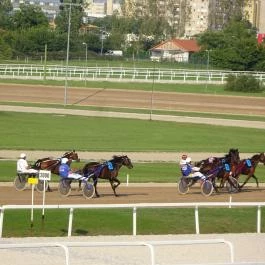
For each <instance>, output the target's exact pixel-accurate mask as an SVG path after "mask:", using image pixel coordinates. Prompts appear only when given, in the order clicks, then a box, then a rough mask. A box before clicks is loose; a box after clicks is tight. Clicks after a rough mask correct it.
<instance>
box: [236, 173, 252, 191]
mask: <svg viewBox="0 0 265 265" xmlns="http://www.w3.org/2000/svg"><path fill="white" fill-rule="evenodd" d="M252 176H253V175H251V174H248V175H247V178H246V179H245V181H244V183H243V184H242V185H240V186H239V190H241V189H242V188H243V187H244V186H245V185H246V184H247V182H248V181H249V179H250V178H251V177H252Z"/></svg>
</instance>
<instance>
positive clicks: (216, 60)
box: [198, 19, 263, 71]
mask: <svg viewBox="0 0 265 265" xmlns="http://www.w3.org/2000/svg"><path fill="white" fill-rule="evenodd" d="M198 42H199V44H200V45H201V47H202V50H211V64H212V65H215V66H217V67H221V68H227V69H231V70H242V71H245V70H255V69H256V67H257V65H258V64H259V61H260V60H261V54H262V53H263V48H261V47H259V46H258V44H257V40H256V31H255V29H254V28H253V27H252V25H251V24H250V23H249V22H248V21H246V20H242V19H234V20H231V21H230V22H229V23H228V24H227V26H226V27H225V28H224V29H223V30H222V31H207V32H205V33H202V34H200V35H199V36H198Z"/></svg>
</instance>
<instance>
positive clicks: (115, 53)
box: [105, 50, 123, 56]
mask: <svg viewBox="0 0 265 265" xmlns="http://www.w3.org/2000/svg"><path fill="white" fill-rule="evenodd" d="M105 55H107V56H123V52H122V51H120V50H109V51H107V52H106V53H105Z"/></svg>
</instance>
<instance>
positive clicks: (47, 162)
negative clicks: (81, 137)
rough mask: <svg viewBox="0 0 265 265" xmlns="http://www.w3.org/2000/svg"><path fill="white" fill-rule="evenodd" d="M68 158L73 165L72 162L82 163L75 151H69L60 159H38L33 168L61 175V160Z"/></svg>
mask: <svg viewBox="0 0 265 265" xmlns="http://www.w3.org/2000/svg"><path fill="white" fill-rule="evenodd" d="M64 157H66V158H68V159H69V162H68V163H71V162H72V161H78V162H79V161H80V159H79V158H78V154H77V153H76V152H75V150H73V151H68V152H66V153H64V154H63V155H62V156H61V157H60V158H56V159H54V158H50V157H45V158H41V159H38V160H37V161H36V162H35V163H34V164H33V165H32V168H34V169H37V170H40V169H42V170H50V171H51V172H52V173H53V174H56V175H59V166H60V164H61V159H62V158H64Z"/></svg>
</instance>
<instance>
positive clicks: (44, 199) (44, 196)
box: [42, 180, 46, 220]
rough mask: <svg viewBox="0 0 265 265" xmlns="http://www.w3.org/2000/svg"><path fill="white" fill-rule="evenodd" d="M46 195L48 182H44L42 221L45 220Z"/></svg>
mask: <svg viewBox="0 0 265 265" xmlns="http://www.w3.org/2000/svg"><path fill="white" fill-rule="evenodd" d="M45 194H46V180H44V181H43V195H42V220H44V211H45V210H44V206H45Z"/></svg>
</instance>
